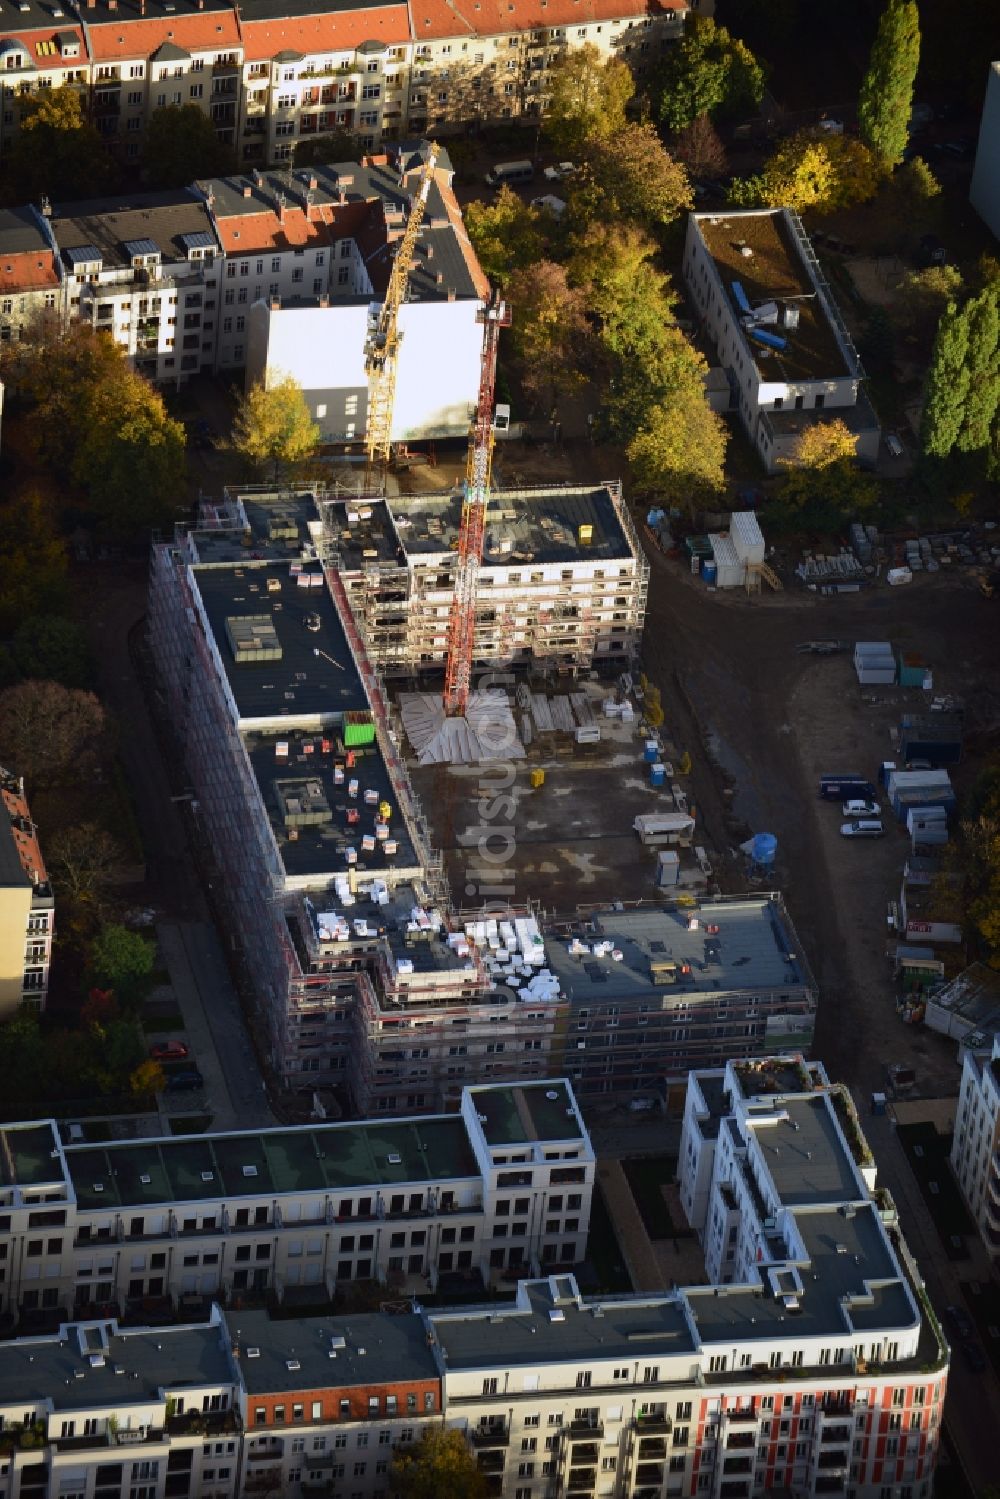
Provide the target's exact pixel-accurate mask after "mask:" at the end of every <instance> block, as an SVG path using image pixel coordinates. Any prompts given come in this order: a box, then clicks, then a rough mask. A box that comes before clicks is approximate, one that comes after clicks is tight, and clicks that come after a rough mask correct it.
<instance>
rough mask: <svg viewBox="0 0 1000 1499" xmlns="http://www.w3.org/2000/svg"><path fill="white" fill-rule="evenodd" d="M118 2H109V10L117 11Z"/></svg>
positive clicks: (110, 0) (116, 0)
mask: <svg viewBox="0 0 1000 1499" xmlns="http://www.w3.org/2000/svg"><path fill="white" fill-rule="evenodd" d="M117 9H118V0H108V10H117Z"/></svg>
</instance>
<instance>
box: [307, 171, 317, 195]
mask: <svg viewBox="0 0 1000 1499" xmlns="http://www.w3.org/2000/svg"><path fill="white" fill-rule="evenodd" d="M318 187H319V180H318V178H317V176H316V173H315V172H313V173H312V175H311V176H310V178H309V191H310V192H311V193H314V192H315V191H316V189H317V188H318Z"/></svg>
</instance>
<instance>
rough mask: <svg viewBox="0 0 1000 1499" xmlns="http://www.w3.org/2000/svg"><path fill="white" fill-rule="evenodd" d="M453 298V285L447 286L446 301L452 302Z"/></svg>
mask: <svg viewBox="0 0 1000 1499" xmlns="http://www.w3.org/2000/svg"><path fill="white" fill-rule="evenodd" d="M454 300H455V288H454V287H453V286H449V288H448V301H449V302H454Z"/></svg>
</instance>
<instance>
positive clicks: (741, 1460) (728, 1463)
mask: <svg viewBox="0 0 1000 1499" xmlns="http://www.w3.org/2000/svg"><path fill="white" fill-rule="evenodd" d="M753 1465H754V1459H753V1458H752V1457H725V1458H723V1460H722V1472H723V1474H724V1475H725V1477H726V1478H730V1477H732V1476H735V1474H737V1473H752V1472H753Z"/></svg>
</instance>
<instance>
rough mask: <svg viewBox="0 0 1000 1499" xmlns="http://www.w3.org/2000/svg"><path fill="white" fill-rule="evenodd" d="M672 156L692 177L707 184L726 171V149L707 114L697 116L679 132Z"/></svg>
mask: <svg viewBox="0 0 1000 1499" xmlns="http://www.w3.org/2000/svg"><path fill="white" fill-rule="evenodd" d="M674 156H675V157H676V158H677V160H678V161H679V162H680V163H681V165H682V166H684V167H686V168H687V170H688V171H689V172H690V174H691V176H692V177H700V178H703V179H705V180H706V181H709V182H711V181H713V180H714V179H715V178H716V177H721V176H722V174H723V172H724V171H725V170H726V148H725V146H724V145H723V144H722V139H721V137H720V135H719V132H718V131H717V130H716V128H715V126H714V125H713V124H712V121H711V120H710V119H709V117H708V115H707V114H700V115H697V116H696V117H695V118H694V119H693V120H692V121H691V123H690V125H685V126H684V129H683V130H681V131H680V132H679V134H678V136H677V139H676V140H675V142H674Z"/></svg>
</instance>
